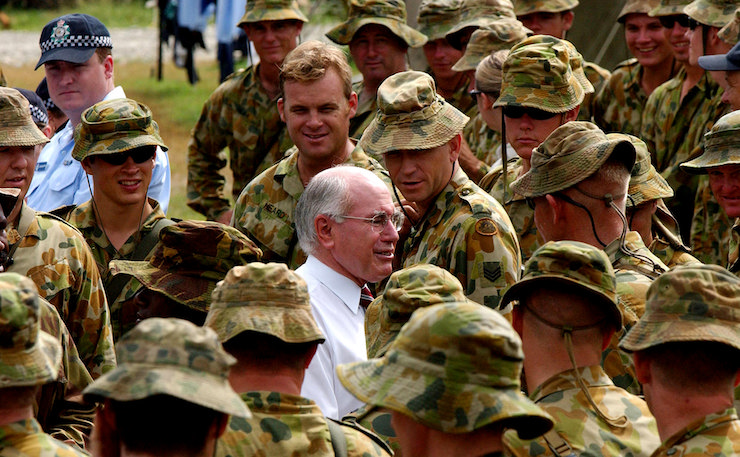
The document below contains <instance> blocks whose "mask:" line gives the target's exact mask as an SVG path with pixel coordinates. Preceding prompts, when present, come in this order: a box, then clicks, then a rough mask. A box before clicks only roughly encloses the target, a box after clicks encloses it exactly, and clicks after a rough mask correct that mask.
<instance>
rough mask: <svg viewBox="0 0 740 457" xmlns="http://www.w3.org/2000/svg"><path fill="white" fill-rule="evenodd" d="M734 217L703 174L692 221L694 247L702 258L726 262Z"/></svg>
mask: <svg viewBox="0 0 740 457" xmlns="http://www.w3.org/2000/svg"><path fill="white" fill-rule="evenodd" d="M731 229H732V221H731V220H730V218H729V217H727V213H725V210H724V209H722V207H721V206H719V203H718V202H717V199H716V198H714V194H713V193H712V189H711V188H710V187H709V177H708V176H705V175H703V176H699V185H698V187H697V189H696V201H695V204H694V218H693V220H692V221H691V248H692V252H693V254H694V255H695V256H696V258H697V259H699V260H700V261H701V262H703V263H706V264H712V265H722V266H724V265H725V264H726V262H727V256H728V254H729V252H730V251H729V249H730V239H731V238H732V235H731Z"/></svg>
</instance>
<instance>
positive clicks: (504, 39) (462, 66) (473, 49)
mask: <svg viewBox="0 0 740 457" xmlns="http://www.w3.org/2000/svg"><path fill="white" fill-rule="evenodd" d="M530 34H532V31H531V30H529V29H528V28H526V27H524V26H523V25H522V23H521V22H519V21H517V20H516V19H508V18H506V19H499V20H497V21H495V22H493V23H491V24H490V25H488V26H486V27H483V28H479V29H478V30H476V31H475V32H473V34H472V35H471V36H470V41H468V45H467V46H466V47H465V53H464V54H463V55H462V57H461V58H460V60H458V61H457V63H455V65H454V66H453V67H452V69H453V70H455V71H467V70H475V69H476V68H477V67H478V64H479V63H481V61H482V60H483V59H485V58H486V57H488V56H489V55H490V54H491V53H493V52H496V51H500V50H501V49H509V48H511V47H512V46H514V45H515V44H516V43H517V42H519V41H521V40H523V39H525V38H526V37H527V35H530Z"/></svg>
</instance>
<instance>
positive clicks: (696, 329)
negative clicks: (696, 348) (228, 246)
mask: <svg viewBox="0 0 740 457" xmlns="http://www.w3.org/2000/svg"><path fill="white" fill-rule="evenodd" d="M735 327H736V326H735ZM691 341H706V342H715V343H722V344H726V345H728V346H732V347H734V348H735V349H737V350H738V351H740V332H738V330H736V329H735V330H733V328H732V326H730V325H727V324H725V325H723V324H715V323H713V322H711V321H709V320H694V321H681V320H673V321H669V322H666V321H662V322H661V321H653V320H651V319H650V316H649V315H644V316H643V317H642V318H640V320H639V321H637V323H636V324H635V325H634V326H633V327H632V328H631V329H630V331H629V332H627V334H626V335H625V336H624V337H623V338H622V340H621V341H620V343H619V347H620V348H621V349H623V350H625V351H627V352H635V351H642V350H645V349H648V348H651V347H653V346H658V345H660V344H664V343H682V342H691Z"/></svg>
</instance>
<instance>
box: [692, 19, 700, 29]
mask: <svg viewBox="0 0 740 457" xmlns="http://www.w3.org/2000/svg"><path fill="white" fill-rule="evenodd" d="M700 25H702V24H701V22H698V21H695V20H694V19H692V18H689V30H695V29H696V28H697V27H699V26H700Z"/></svg>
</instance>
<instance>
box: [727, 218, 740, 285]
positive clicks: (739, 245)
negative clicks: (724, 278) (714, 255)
mask: <svg viewBox="0 0 740 457" xmlns="http://www.w3.org/2000/svg"><path fill="white" fill-rule="evenodd" d="M738 260H740V218H737V219H735V223H734V224H733V225H732V240H731V241H730V254H729V255H728V257H727V263H728V265H727V269H728V270H730V271H731V272H733V273H735V274H736V275H740V263H739V262H738Z"/></svg>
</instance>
